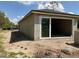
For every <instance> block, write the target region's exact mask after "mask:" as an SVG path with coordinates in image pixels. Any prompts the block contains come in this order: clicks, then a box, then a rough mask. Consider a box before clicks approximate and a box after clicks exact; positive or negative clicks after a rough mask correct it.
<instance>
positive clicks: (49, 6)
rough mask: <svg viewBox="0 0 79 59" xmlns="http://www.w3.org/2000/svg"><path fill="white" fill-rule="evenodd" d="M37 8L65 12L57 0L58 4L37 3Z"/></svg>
mask: <svg viewBox="0 0 79 59" xmlns="http://www.w3.org/2000/svg"><path fill="white" fill-rule="evenodd" d="M53 6H54V7H53ZM38 9H52V10H53V9H54V10H56V11H61V12H65V11H64V7H63V5H62V4H61V3H59V2H58V5H56V4H55V3H54V4H53V3H50V2H44V3H38Z"/></svg>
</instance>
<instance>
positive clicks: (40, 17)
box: [39, 16, 74, 39]
mask: <svg viewBox="0 0 79 59" xmlns="http://www.w3.org/2000/svg"><path fill="white" fill-rule="evenodd" d="M42 18H49V37H42V30H41V29H42V24H41V23H42ZM52 18H55V19H66V20H72V35H73V23H74V19H72V18H67V17H57V16H56V17H55V16H54V17H51V16H39V20H40V39H50V38H52V37H51V19H52ZM53 38H55V37H53ZM56 38H64V37H56ZM66 38H70V36H67V37H66Z"/></svg>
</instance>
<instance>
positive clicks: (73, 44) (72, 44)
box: [66, 43, 79, 48]
mask: <svg viewBox="0 0 79 59" xmlns="http://www.w3.org/2000/svg"><path fill="white" fill-rule="evenodd" d="M66 44H67V45H71V46H73V47H76V48H79V45H78V44H75V43H66Z"/></svg>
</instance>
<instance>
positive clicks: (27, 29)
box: [19, 14, 34, 39]
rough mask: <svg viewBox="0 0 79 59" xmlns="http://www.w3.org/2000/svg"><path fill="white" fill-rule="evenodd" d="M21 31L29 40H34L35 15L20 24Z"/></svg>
mask: <svg viewBox="0 0 79 59" xmlns="http://www.w3.org/2000/svg"><path fill="white" fill-rule="evenodd" d="M19 27H20V31H21V32H22V33H24V34H25V35H27V36H28V37H29V38H31V39H34V15H33V14H32V15H29V16H28V17H27V18H25V19H24V20H23V21H22V22H20V23H19Z"/></svg>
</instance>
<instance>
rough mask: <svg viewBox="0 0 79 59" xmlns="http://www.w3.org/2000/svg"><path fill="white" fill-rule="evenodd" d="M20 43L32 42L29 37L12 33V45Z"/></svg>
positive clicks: (17, 32)
mask: <svg viewBox="0 0 79 59" xmlns="http://www.w3.org/2000/svg"><path fill="white" fill-rule="evenodd" d="M18 41H32V39H30V38H29V37H27V36H26V35H24V34H23V33H21V32H20V31H13V32H11V38H10V43H14V42H18Z"/></svg>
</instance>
